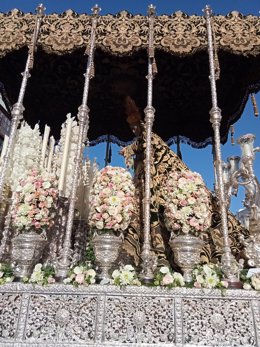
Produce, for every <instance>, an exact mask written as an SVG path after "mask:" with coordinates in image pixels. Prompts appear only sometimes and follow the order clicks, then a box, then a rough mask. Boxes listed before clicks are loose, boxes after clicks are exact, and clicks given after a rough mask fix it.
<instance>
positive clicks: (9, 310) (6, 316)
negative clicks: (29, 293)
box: [0, 293, 22, 342]
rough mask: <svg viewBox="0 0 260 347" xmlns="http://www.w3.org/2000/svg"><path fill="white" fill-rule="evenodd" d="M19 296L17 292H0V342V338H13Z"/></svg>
mask: <svg viewBox="0 0 260 347" xmlns="http://www.w3.org/2000/svg"><path fill="white" fill-rule="evenodd" d="M21 298H22V296H21V295H20V294H18V293H13V294H10V293H0V342H1V340H2V339H8V340H12V339H14V338H15V335H16V331H17V325H18V320H19V312H20V306H21ZM7 302H8V305H7V304H6V303H7Z"/></svg>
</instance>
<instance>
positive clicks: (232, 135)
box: [230, 125, 235, 146]
mask: <svg viewBox="0 0 260 347" xmlns="http://www.w3.org/2000/svg"><path fill="white" fill-rule="evenodd" d="M230 133H231V144H232V145H233V146H234V144H235V139H234V134H235V128H234V125H231V126H230Z"/></svg>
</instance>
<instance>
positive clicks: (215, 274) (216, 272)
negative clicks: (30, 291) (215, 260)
mask: <svg viewBox="0 0 260 347" xmlns="http://www.w3.org/2000/svg"><path fill="white" fill-rule="evenodd" d="M192 277H193V285H194V287H195V288H209V289H211V288H219V289H224V288H227V287H228V282H227V281H225V280H224V276H223V273H222V271H221V268H220V266H218V265H217V264H204V265H198V266H197V267H195V268H194V269H193V272H192Z"/></svg>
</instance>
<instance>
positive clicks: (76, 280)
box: [63, 263, 96, 287]
mask: <svg viewBox="0 0 260 347" xmlns="http://www.w3.org/2000/svg"><path fill="white" fill-rule="evenodd" d="M95 282H96V271H95V270H94V269H92V266H91V264H90V263H86V264H81V265H77V266H75V267H73V268H71V270H70V272H69V275H68V277H67V278H65V279H64V280H63V283H64V284H73V285H74V286H75V287H78V286H79V285H85V286H88V285H89V284H94V283H95Z"/></svg>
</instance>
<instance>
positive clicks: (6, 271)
mask: <svg viewBox="0 0 260 347" xmlns="http://www.w3.org/2000/svg"><path fill="white" fill-rule="evenodd" d="M13 280H14V275H13V270H12V268H11V266H10V265H7V264H4V263H0V284H5V283H10V282H13Z"/></svg>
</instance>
